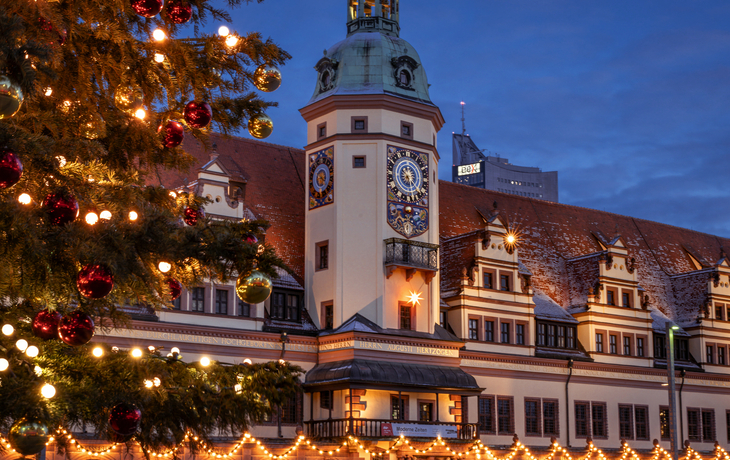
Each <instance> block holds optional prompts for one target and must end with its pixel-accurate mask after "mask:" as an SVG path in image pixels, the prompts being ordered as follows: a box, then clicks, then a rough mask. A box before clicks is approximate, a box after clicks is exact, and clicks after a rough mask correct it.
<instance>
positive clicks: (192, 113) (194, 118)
mask: <svg viewBox="0 0 730 460" xmlns="http://www.w3.org/2000/svg"><path fill="white" fill-rule="evenodd" d="M183 116H184V117H185V121H187V122H188V124H189V125H190V126H192V127H193V128H198V129H200V128H205V127H206V126H208V123H210V120H212V119H213V109H211V108H210V106H209V105H208V104H207V103H205V102H202V101H190V102H188V104H187V105H186V106H185V110H184V111H183Z"/></svg>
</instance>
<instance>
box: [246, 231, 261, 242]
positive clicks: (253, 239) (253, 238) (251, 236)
mask: <svg viewBox="0 0 730 460" xmlns="http://www.w3.org/2000/svg"><path fill="white" fill-rule="evenodd" d="M244 241H245V242H246V243H248V244H256V243H258V242H259V239H258V238H256V235H254V234H253V233H247V234H246V237H245V238H244Z"/></svg>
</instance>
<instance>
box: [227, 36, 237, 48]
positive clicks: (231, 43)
mask: <svg viewBox="0 0 730 460" xmlns="http://www.w3.org/2000/svg"><path fill="white" fill-rule="evenodd" d="M237 44H238V37H236V36H235V35H233V34H231V35H229V36H227V37H226V46H227V47H229V48H233V47H234V46H236V45H237Z"/></svg>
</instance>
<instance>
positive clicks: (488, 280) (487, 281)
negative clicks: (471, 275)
mask: <svg viewBox="0 0 730 460" xmlns="http://www.w3.org/2000/svg"><path fill="white" fill-rule="evenodd" d="M492 283H493V280H492V273H489V272H484V288H485V289H494V287H493V286H494V284H492Z"/></svg>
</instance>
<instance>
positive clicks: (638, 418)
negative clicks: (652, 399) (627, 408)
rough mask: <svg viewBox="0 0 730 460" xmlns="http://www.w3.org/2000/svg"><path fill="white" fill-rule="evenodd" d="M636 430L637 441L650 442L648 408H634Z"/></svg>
mask: <svg viewBox="0 0 730 460" xmlns="http://www.w3.org/2000/svg"><path fill="white" fill-rule="evenodd" d="M634 428H635V429H636V440H637V441H640V440H643V441H647V440H649V408H648V407H646V406H634Z"/></svg>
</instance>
